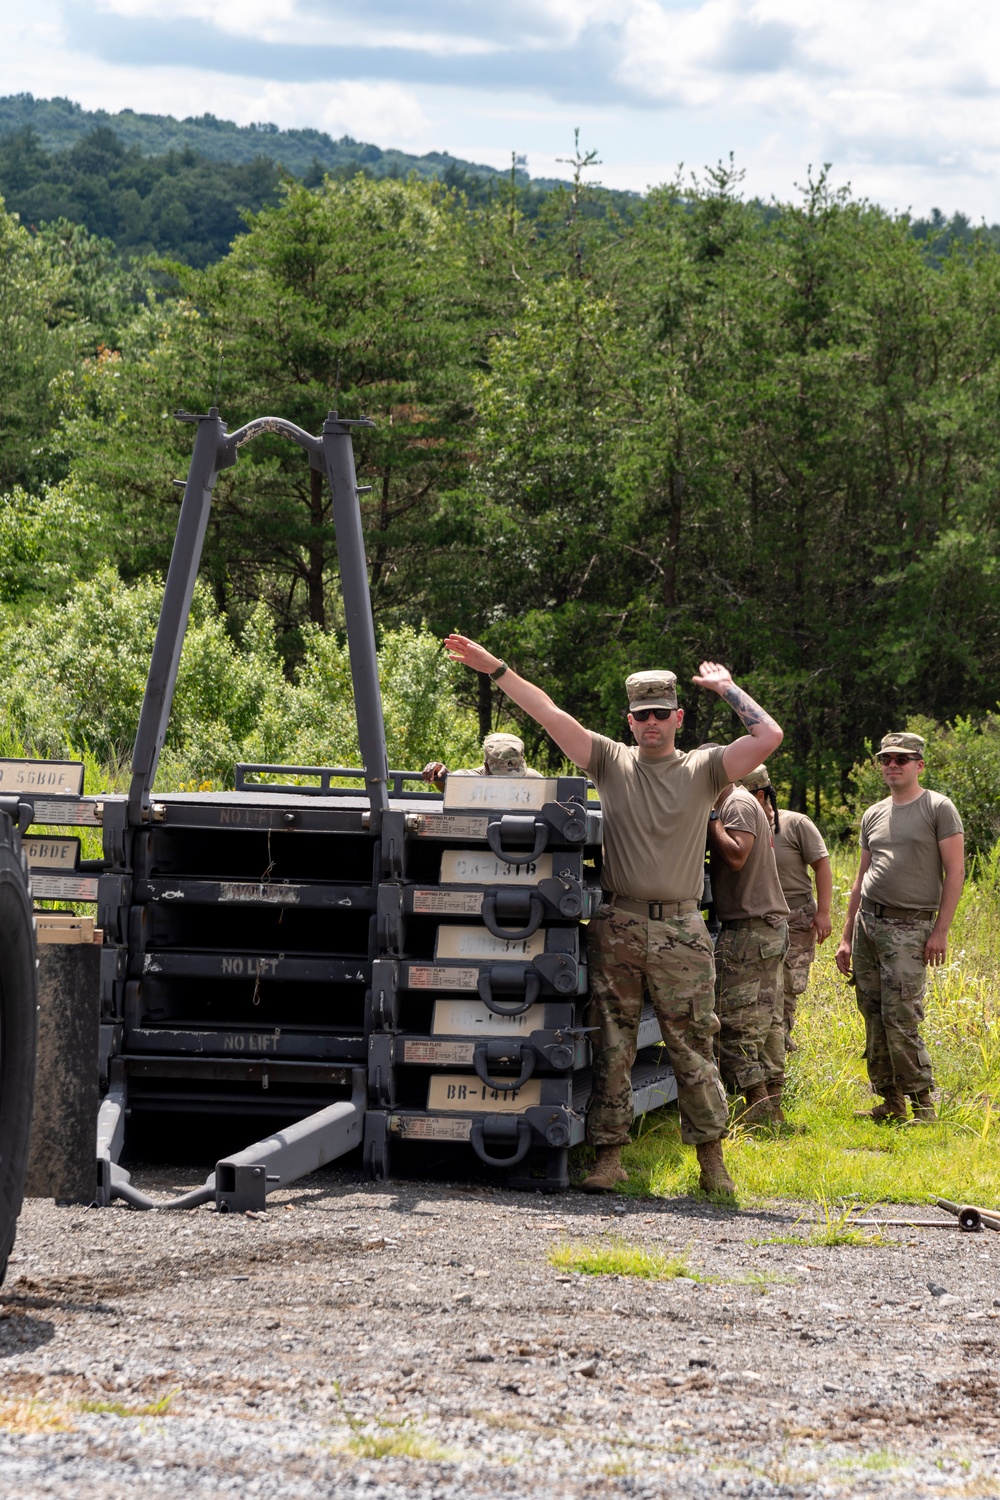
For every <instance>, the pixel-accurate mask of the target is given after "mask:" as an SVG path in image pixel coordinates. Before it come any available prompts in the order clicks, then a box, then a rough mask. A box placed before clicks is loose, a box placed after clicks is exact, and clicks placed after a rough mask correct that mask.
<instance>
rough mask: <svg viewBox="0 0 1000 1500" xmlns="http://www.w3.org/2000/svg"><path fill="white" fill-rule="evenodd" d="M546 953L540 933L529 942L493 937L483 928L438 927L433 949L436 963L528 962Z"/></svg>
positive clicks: (543, 936)
mask: <svg viewBox="0 0 1000 1500" xmlns="http://www.w3.org/2000/svg"><path fill="white" fill-rule="evenodd" d="M544 952H545V933H544V932H543V931H542V930H541V929H539V931H538V932H533V933H532V934H531V937H528V938H501V937H494V935H493V933H492V932H490V931H489V930H488V928H486V927H447V926H446V927H439V928H438V930H437V941H436V943H435V946H434V958H435V961H436V960H438V959H441V958H508V959H513V960H517V959H524V960H526V961H527V960H530V959H532V958H537V957H538V955H539V954H540V953H544Z"/></svg>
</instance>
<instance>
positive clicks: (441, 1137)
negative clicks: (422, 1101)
mask: <svg viewBox="0 0 1000 1500" xmlns="http://www.w3.org/2000/svg"><path fill="white" fill-rule="evenodd" d="M389 1129H390V1131H391V1132H392V1134H393V1135H398V1136H399V1137H400V1138H401V1139H403V1140H405V1139H407V1138H408V1137H411V1136H412V1137H415V1138H416V1139H417V1140H421V1141H467V1140H468V1139H469V1135H470V1133H471V1131H472V1121H471V1120H463V1119H457V1120H455V1119H452V1120H443V1119H441V1118H440V1116H438V1117H437V1118H436V1119H428V1118H427V1116H426V1115H390V1117H389Z"/></svg>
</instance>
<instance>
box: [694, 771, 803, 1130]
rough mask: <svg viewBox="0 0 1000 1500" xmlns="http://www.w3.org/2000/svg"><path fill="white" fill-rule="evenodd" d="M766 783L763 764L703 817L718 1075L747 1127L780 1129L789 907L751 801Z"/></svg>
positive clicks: (763, 819) (767, 831) (757, 807)
mask: <svg viewBox="0 0 1000 1500" xmlns="http://www.w3.org/2000/svg"><path fill="white" fill-rule="evenodd" d="M770 785H771V782H770V778H769V777H768V774H767V770H766V769H765V767H764V766H757V767H756V769H754V770H753V771H752V772H751V773H750V774H749V775H748V776H746V777H744V778H741V779H740V780H739V781H737V783H736V784H735V785H734V786H732V787H727V788H725V789H724V791H723V792H722V794H721V796H720V797H719V799H718V801H717V802H716V805H715V807H714V808H713V810H712V812H710V813H709V822H708V847H709V850H710V852H711V859H712V864H711V869H712V897H713V900H714V902H715V914H716V916H717V917H718V919H719V921H720V922H721V924H722V928H721V931H720V933H719V937H718V941H717V942H716V945H715V1009H716V1013H717V1015H718V1017H719V1071H720V1072H721V1074H722V1081H723V1082H724V1084H725V1085H726V1088H727V1089H729V1090H730V1092H732V1093H737V1094H742V1095H743V1100H744V1103H743V1109H742V1112H741V1114H740V1120H741V1122H742V1123H743V1124H746V1125H762V1124H774V1125H783V1124H784V1123H785V1116H784V1114H783V1112H782V1109H781V1093H782V1089H783V1088H784V1084H785V1027H784V1016H783V1001H782V989H781V961H782V959H783V958H784V954H785V949H786V948H787V946H788V924H787V918H788V906H787V903H786V901H785V898H784V896H783V895H782V894H781V886H780V885H779V884H778V870H777V866H776V865H775V862H774V849H773V847H772V841H771V823H770V820H769V818H768V816H767V814H766V813H765V811H764V809H763V807H762V806H761V803H760V801H759V799H758V798H757V797H756V796H755V795H754V793H755V792H756V791H758V790H759V789H760V788H761V787H763V786H767V787H770Z"/></svg>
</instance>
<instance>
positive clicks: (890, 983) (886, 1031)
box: [851, 909, 934, 1094]
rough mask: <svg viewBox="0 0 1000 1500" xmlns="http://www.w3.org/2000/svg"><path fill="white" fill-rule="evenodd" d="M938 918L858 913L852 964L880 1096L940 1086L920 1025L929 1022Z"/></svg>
mask: <svg viewBox="0 0 1000 1500" xmlns="http://www.w3.org/2000/svg"><path fill="white" fill-rule="evenodd" d="M933 927H934V918H933V917H921V918H908V917H876V916H874V915H873V914H872V913H871V912H867V911H865V910H864V909H862V910H861V911H859V912H858V916H857V921H856V922H855V925H854V939H853V942H852V945H851V966H852V968H853V971H854V983H855V985H856V987H857V990H856V993H857V997H858V1009H859V1010H860V1012H861V1014H862V1016H863V1017H864V1022H865V1062H866V1064H867V1066H868V1077H869V1079H870V1080H871V1085H872V1088H873V1089H874V1091H875V1093H877V1094H885V1092H886V1090H887V1089H890V1088H897V1089H902V1091H903V1093H904V1094H916V1093H921V1092H923V1091H924V1090H925V1089H932V1088H933V1087H934V1077H933V1073H932V1071H931V1059H930V1054H929V1053H928V1051H927V1048H926V1047H925V1046H924V1043H923V1039H922V1037H921V1035H920V1030H919V1027H920V1025H921V1022H922V1021H923V1019H924V1004H923V1000H924V989H925V987H926V984H927V966H926V964H925V963H924V947H925V945H926V943H927V939H928V938H929V937H930V935H931V932H932V930H933Z"/></svg>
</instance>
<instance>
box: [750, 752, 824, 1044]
mask: <svg viewBox="0 0 1000 1500" xmlns="http://www.w3.org/2000/svg"><path fill="white" fill-rule="evenodd" d="M743 785H744V786H745V787H746V788H747V790H748V791H750V792H753V794H754V796H755V797H756V798H757V801H758V802H759V803H760V804H761V806H762V807H763V809H764V811H765V812H766V813H767V815H768V818H769V819H770V822H771V834H772V839H773V843H774V862H775V864H776V865H777V867H778V884H779V885H780V886H781V894H782V895H783V896H784V898H785V900H786V901H787V903H788V948H787V950H786V952H785V957H784V961H783V963H782V965H781V982H782V989H783V992H784V1022H785V1051H786V1052H794V1051H795V1043H794V1042H793V1041H792V1037H791V1032H792V1027H793V1026H794V1025H795V1011H796V1007H797V1004H798V998H799V996H800V995H802V994H804V993H805V991H806V987H807V986H808V984H809V970H810V969H811V968H812V963H813V959H814V958H815V957H816V944H817V943H825V942H826V940H827V938H828V937H829V936H830V933H831V931H832V930H833V927H832V923H831V920H830V904H831V902H832V900H833V872H832V871H831V869H830V853H829V850H828V849H827V847H826V844H825V843H824V842H823V835H822V834H821V833H820V831H819V829H818V828H817V827H816V824H815V823H814V822H812V820H811V819H810V818H807V817H806V815H805V813H801V812H791V811H790V810H789V809H787V808H782V810H781V811H780V812H779V811H778V799H777V797H776V796H775V795H774V788H773V786H772V785H771V781H770V778H769V776H768V774H767V770H766V768H765V767H764V766H761V767H760V768H759V770H758V771H751V773H750V775H749V776H744V778H743ZM810 870H811V871H812V873H813V875H814V877H815V880H816V897H815V900H814V899H813V889H812V884H811V882H810V879H809V872H810Z"/></svg>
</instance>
